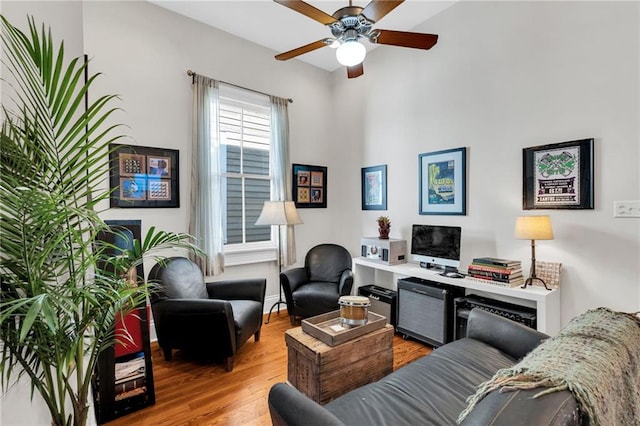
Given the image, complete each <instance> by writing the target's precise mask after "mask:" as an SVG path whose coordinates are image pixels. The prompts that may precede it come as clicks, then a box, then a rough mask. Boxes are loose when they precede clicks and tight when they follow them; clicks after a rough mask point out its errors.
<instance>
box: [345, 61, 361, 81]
mask: <svg viewBox="0 0 640 426" xmlns="http://www.w3.org/2000/svg"><path fill="white" fill-rule="evenodd" d="M362 74H364V66H362V62H360V63H359V64H358V65H354V66H352V67H347V77H348V78H356V77H360V76H361V75H362Z"/></svg>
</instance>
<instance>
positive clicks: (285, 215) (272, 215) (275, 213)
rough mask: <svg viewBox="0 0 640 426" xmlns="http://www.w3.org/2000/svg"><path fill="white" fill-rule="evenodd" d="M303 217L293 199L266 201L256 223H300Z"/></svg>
mask: <svg viewBox="0 0 640 426" xmlns="http://www.w3.org/2000/svg"><path fill="white" fill-rule="evenodd" d="M301 223H302V219H300V216H299V215H298V211H297V210H296V206H295V204H294V203H293V201H265V202H264V206H262V211H261V212H260V216H259V217H258V220H257V221H256V225H299V224H301Z"/></svg>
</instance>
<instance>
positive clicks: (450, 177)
mask: <svg viewBox="0 0 640 426" xmlns="http://www.w3.org/2000/svg"><path fill="white" fill-rule="evenodd" d="M418 167H419V183H420V195H419V207H418V213H419V214H421V215H466V214H467V148H466V147H462V148H453V149H446V150H442V151H435V152H427V153H424V154H419V155H418Z"/></svg>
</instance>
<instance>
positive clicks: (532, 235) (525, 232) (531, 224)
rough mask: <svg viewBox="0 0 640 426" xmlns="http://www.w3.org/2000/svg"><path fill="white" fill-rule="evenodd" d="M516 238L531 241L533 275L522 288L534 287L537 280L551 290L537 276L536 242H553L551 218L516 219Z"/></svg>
mask: <svg viewBox="0 0 640 426" xmlns="http://www.w3.org/2000/svg"><path fill="white" fill-rule="evenodd" d="M515 237H516V238H517V239H519V240H531V274H530V276H529V278H527V279H526V281H525V282H524V285H523V286H522V287H521V288H527V285H533V282H534V281H535V280H538V281H540V282H542V284H543V285H544V288H546V289H547V290H551V289H550V288H549V287H547V284H546V283H545V282H544V280H543V279H542V278H539V277H537V276H536V240H553V229H551V219H550V218H549V216H520V217H518V218H517V219H516V231H515Z"/></svg>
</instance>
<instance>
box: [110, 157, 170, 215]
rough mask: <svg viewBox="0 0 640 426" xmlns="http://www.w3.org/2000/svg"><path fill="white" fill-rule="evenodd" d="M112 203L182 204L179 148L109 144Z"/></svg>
mask: <svg viewBox="0 0 640 426" xmlns="http://www.w3.org/2000/svg"><path fill="white" fill-rule="evenodd" d="M109 165H110V175H109V183H110V186H111V190H112V192H111V203H110V205H111V207H180V196H179V194H178V188H179V187H178V151H177V150H175V149H165V148H150V147H146V146H133V145H118V144H111V145H109Z"/></svg>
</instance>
